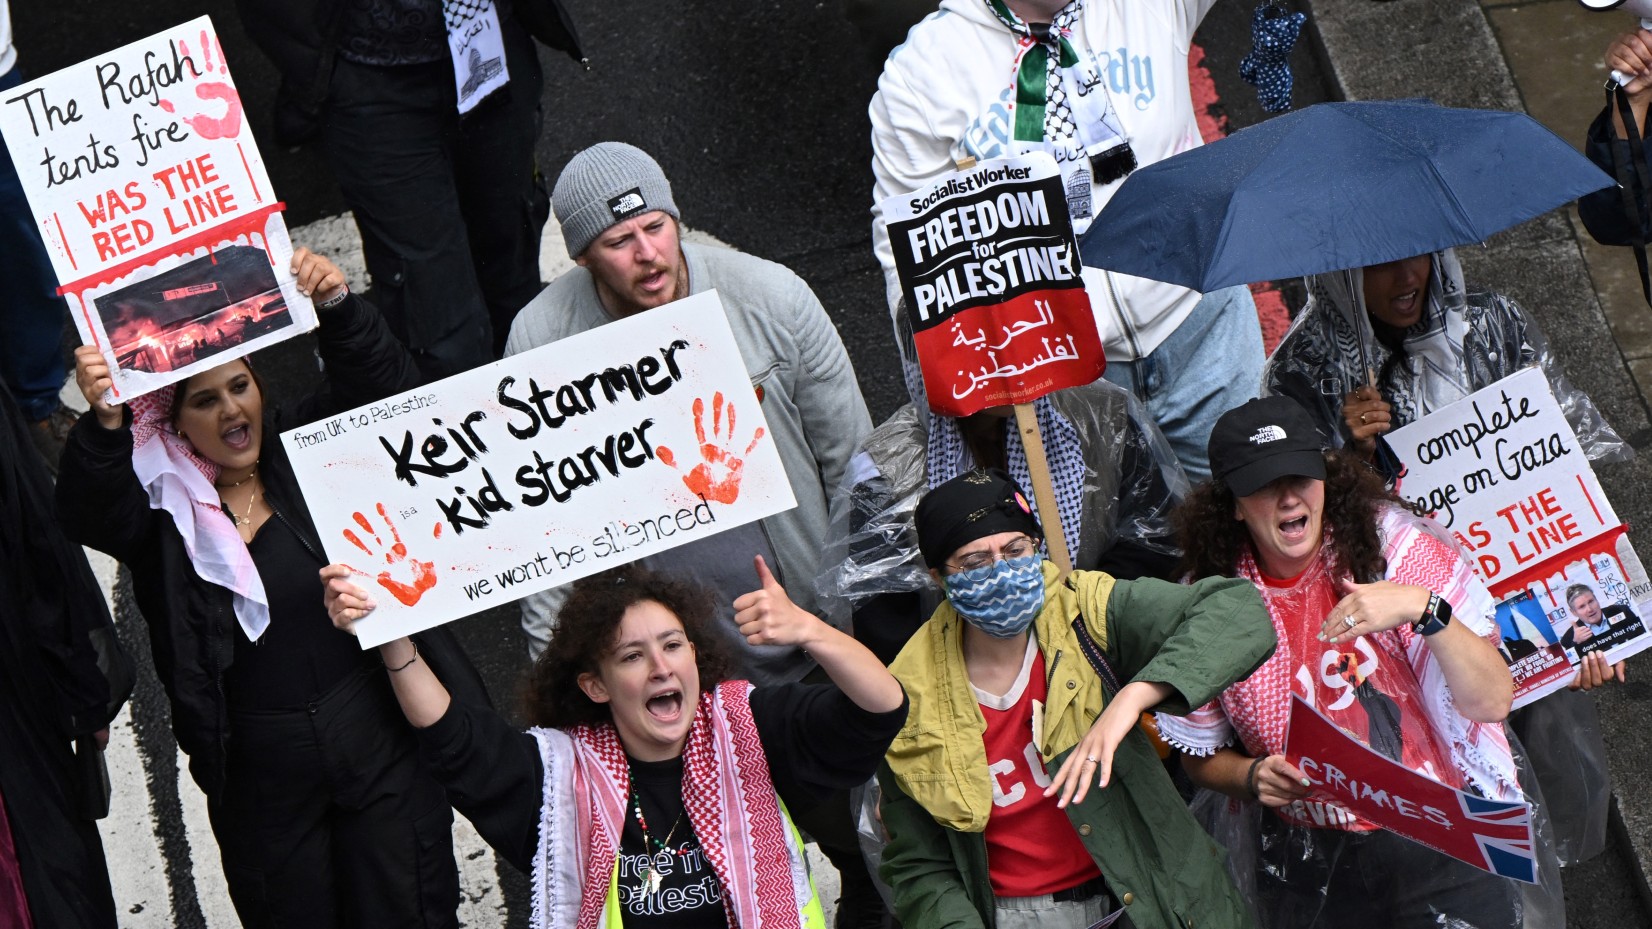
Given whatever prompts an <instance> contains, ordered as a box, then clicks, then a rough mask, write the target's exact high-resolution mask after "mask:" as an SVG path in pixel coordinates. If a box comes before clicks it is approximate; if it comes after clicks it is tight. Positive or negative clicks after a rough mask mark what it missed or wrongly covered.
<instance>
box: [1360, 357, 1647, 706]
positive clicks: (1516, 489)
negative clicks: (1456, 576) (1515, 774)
mask: <svg viewBox="0 0 1652 929" xmlns="http://www.w3.org/2000/svg"><path fill="white" fill-rule="evenodd" d="M1387 441H1388V444H1389V446H1390V447H1391V448H1392V449H1393V450H1394V453H1395V455H1396V456H1397V457H1398V458H1399V459H1400V461H1401V463H1402V464H1403V465H1404V472H1403V473H1402V475H1401V479H1400V481H1399V484H1398V486H1397V488H1396V490H1397V492H1398V493H1399V495H1400V496H1401V497H1402V498H1404V499H1405V500H1406V502H1407V503H1408V504H1410V505H1411V507H1412V509H1414V510H1416V511H1417V512H1419V513H1423V514H1426V515H1429V516H1432V517H1433V518H1434V519H1436V520H1438V521H1439V522H1440V524H1441V525H1443V526H1444V527H1445V528H1446V529H1448V530H1450V531H1451V533H1452V534H1453V536H1454V537H1455V538H1456V539H1457V541H1458V542H1459V543H1460V544H1461V545H1462V546H1463V548H1464V549H1465V550H1466V551H1467V552H1468V553H1469V556H1470V558H1471V560H1472V563H1473V565H1474V569H1475V571H1476V573H1478V574H1479V575H1480V578H1481V580H1483V581H1485V582H1486V586H1487V587H1489V588H1490V589H1491V592H1492V594H1493V595H1494V596H1496V597H1499V598H1501V599H1502V600H1503V602H1502V603H1501V604H1500V605H1499V607H1498V622H1499V627H1500V632H1501V638H1502V645H1501V646H1500V650H1501V651H1502V653H1503V657H1504V660H1505V661H1507V662H1508V663H1509V668H1510V671H1511V672H1512V673H1513V674H1514V678H1515V706H1517V707H1519V706H1524V705H1526V704H1528V703H1530V702H1532V701H1533V700H1536V699H1538V698H1540V697H1542V696H1544V695H1546V694H1549V693H1552V692H1554V691H1555V690H1558V689H1561V688H1563V687H1565V686H1566V685H1567V684H1568V683H1570V681H1571V679H1572V676H1573V673H1574V668H1575V666H1576V664H1577V662H1578V660H1579V658H1580V657H1581V655H1583V654H1587V653H1588V652H1590V651H1605V652H1606V653H1607V657H1608V659H1609V660H1611V661H1618V660H1621V659H1623V658H1626V657H1628V656H1629V655H1632V654H1634V653H1635V652H1638V651H1641V650H1642V649H1645V648H1647V647H1649V646H1652V634H1649V631H1648V630H1647V628H1646V626H1645V625H1644V624H1643V623H1642V622H1641V621H1640V619H1639V616H1641V615H1645V613H1646V610H1645V608H1644V607H1643V605H1642V604H1644V603H1645V602H1646V600H1647V598H1648V596H1649V594H1652V583H1648V580H1647V577H1646V571H1645V569H1644V567H1643V566H1642V565H1641V561H1640V558H1639V557H1638V556H1637V555H1636V554H1635V551H1634V549H1633V547H1631V546H1630V544H1629V540H1628V537H1627V535H1626V534H1625V533H1624V528H1623V526H1622V524H1621V523H1620V522H1619V521H1618V516H1617V513H1616V512H1615V511H1614V510H1613V509H1612V503H1611V501H1610V500H1609V499H1607V497H1606V493H1605V491H1604V490H1602V489H1601V486H1600V482H1599V481H1598V480H1597V479H1596V477H1595V472H1594V469H1593V468H1592V467H1590V465H1589V459H1588V457H1587V456H1585V454H1584V452H1583V449H1582V448H1581V447H1580V446H1579V445H1578V441H1577V437H1576V435H1574V434H1573V432H1572V428H1571V425H1570V424H1568V423H1567V422H1566V417H1565V415H1564V414H1563V413H1562V412H1561V409H1560V404H1559V403H1558V402H1556V401H1555V398H1554V394H1553V392H1552V391H1551V390H1550V389H1549V382H1548V378H1547V377H1545V376H1544V374H1543V372H1542V371H1541V370H1540V369H1538V368H1526V369H1524V370H1521V371H1518V372H1516V373H1515V374H1512V375H1510V376H1508V377H1506V378H1504V379H1502V380H1500V381H1498V382H1497V383H1495V384H1492V385H1491V386H1489V387H1487V388H1485V389H1484V390H1481V391H1478V392H1476V393H1474V394H1471V395H1469V396H1468V397H1465V398H1463V399H1462V400H1459V401H1457V402H1456V403H1453V404H1450V405H1449V406H1446V407H1444V408H1442V409H1439V410H1436V411H1435V412H1433V413H1430V414H1429V415H1427V416H1424V417H1422V418H1421V419H1418V420H1416V421H1415V422H1412V423H1410V424H1408V425H1406V426H1403V427H1401V428H1399V429H1396V430H1394V431H1393V432H1391V433H1389V435H1388V438H1387ZM1579 585H1584V586H1587V587H1589V589H1590V590H1592V591H1593V595H1594V597H1595V601H1594V604H1593V606H1589V605H1587V604H1585V603H1584V602H1583V601H1582V599H1581V598H1579V603H1578V608H1579V609H1580V610H1582V611H1583V612H1585V613H1586V614H1587V615H1588V616H1590V617H1593V618H1596V619H1598V618H1599V616H1602V615H1609V616H1612V617H1619V618H1620V621H1618V622H1616V623H1612V624H1608V623H1606V622H1604V621H1602V622H1595V623H1594V624H1593V625H1594V627H1595V629H1594V631H1587V630H1586V631H1584V632H1583V633H1582V639H1583V643H1578V642H1576V639H1577V638H1578V636H1577V635H1576V634H1569V633H1568V629H1569V628H1570V627H1571V626H1572V625H1574V622H1575V620H1576V619H1577V616H1576V614H1575V613H1574V612H1573V611H1572V610H1571V609H1570V608H1569V607H1568V604H1567V603H1566V601H1567V599H1568V597H1567V596H1566V594H1565V591H1566V590H1568V589H1569V588H1574V587H1577V586H1579ZM1623 617H1634V619H1632V620H1630V619H1627V618H1623ZM1608 625H1611V628H1610V629H1608V628H1607V627H1608ZM1563 626H1564V627H1567V628H1561V627H1563ZM1597 634H1598V635H1599V638H1595V636H1596V635H1597ZM1584 643H1587V644H1584Z"/></svg>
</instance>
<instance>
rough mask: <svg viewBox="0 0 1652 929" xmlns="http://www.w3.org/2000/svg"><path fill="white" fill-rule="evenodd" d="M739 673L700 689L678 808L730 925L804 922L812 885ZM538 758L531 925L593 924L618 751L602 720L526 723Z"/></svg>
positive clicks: (748, 927)
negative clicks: (540, 796) (551, 725)
mask: <svg viewBox="0 0 1652 929" xmlns="http://www.w3.org/2000/svg"><path fill="white" fill-rule="evenodd" d="M751 691H752V685H751V683H750V682H749V681H725V682H723V683H722V684H719V685H717V687H715V688H714V689H712V690H711V691H710V692H707V693H702V694H701V695H700V702H699V705H698V706H697V707H696V709H695V713H694V722H693V725H692V728H691V729H690V730H689V734H688V743H687V744H686V745H685V746H684V748H683V809H684V812H686V813H687V814H688V821H689V823H690V824H691V825H692V826H693V827H694V834H695V836H696V837H698V839H699V841H700V848H701V850H702V851H703V852H704V853H705V856H706V859H707V860H708V861H709V862H711V867H712V871H713V872H714V873H715V874H716V875H717V879H718V881H719V882H721V883H722V888H723V905H724V907H725V908H726V910H727V912H728V917H729V924H730V925H733V926H739V927H741V929H802V921H801V919H800V917H799V911H800V909H801V907H802V904H804V903H806V902H807V901H808V900H809V899H810V898H811V896H812V895H813V893H814V891H813V889H812V887H811V885H810V883H809V876H808V871H807V869H806V867H805V864H804V861H803V859H802V856H801V855H800V854H799V852H798V849H797V847H796V846H795V845H794V843H793V842H792V840H791V836H790V834H789V829H788V826H787V823H786V818H785V816H783V815H782V813H781V810H780V797H779V794H777V793H776V792H775V789H774V781H773V779H772V778H771V777H770V776H769V762H768V756H767V755H766V754H764V752H763V745H762V742H761V741H759V739H758V734H757V724H756V721H755V720H754V719H753V718H752V714H751ZM532 732H533V734H534V736H535V737H536V738H537V739H538V740H539V746H540V754H541V757H542V758H543V759H544V763H545V794H544V803H543V806H542V807H541V809H540V832H539V854H538V856H537V857H536V859H535V861H534V875H533V898H534V899H533V913H532V917H531V919H530V925H532V926H533V927H534V929H550V927H561V926H573V927H576V929H599V927H601V926H603V925H606V924H607V919H606V918H605V914H604V908H605V906H606V905H607V904H608V899H609V888H610V887H611V886H612V885H613V881H614V867H615V862H616V861H617V856H618V854H619V844H620V832H621V829H622V828H623V826H624V817H625V811H626V804H627V799H628V797H629V795H630V789H631V785H630V768H629V766H628V765H627V764H626V759H625V749H624V747H623V746H622V745H621V744H620V741H619V735H618V733H617V732H616V731H615V730H614V727H613V726H611V725H606V724H605V725H600V726H576V727H574V728H572V729H570V730H568V731H567V732H563V731H561V730H557V729H534V730H532Z"/></svg>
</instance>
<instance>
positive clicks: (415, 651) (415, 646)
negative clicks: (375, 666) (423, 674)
mask: <svg viewBox="0 0 1652 929" xmlns="http://www.w3.org/2000/svg"><path fill="white" fill-rule="evenodd" d="M407 641H409V642H412V643H413V657H412V658H409V659H407V661H406V662H405V663H404V664H402V665H401V666H400V667H396V668H392V667H390V666H389V665H384V670H386V671H389V672H390V673H391V674H395V673H396V672H397V671H406V670H407V669H408V668H411V667H413V662H415V661H418V660H419V643H417V642H413V640H412V639H408V640H407ZM379 663H380V664H384V659H382V658H381V659H379Z"/></svg>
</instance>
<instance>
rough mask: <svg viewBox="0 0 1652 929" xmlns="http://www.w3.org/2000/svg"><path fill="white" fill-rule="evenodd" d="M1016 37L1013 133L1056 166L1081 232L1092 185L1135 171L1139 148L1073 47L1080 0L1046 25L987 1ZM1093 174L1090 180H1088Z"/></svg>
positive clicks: (1089, 63)
mask: <svg viewBox="0 0 1652 929" xmlns="http://www.w3.org/2000/svg"><path fill="white" fill-rule="evenodd" d="M986 3H987V7H988V8H989V9H990V10H992V15H993V16H995V17H997V19H998V21H999V22H1001V23H1003V24H1004V25H1005V26H1006V27H1008V28H1009V30H1010V31H1011V32H1013V33H1014V34H1015V35H1016V37H1017V39H1018V41H1017V44H1016V59H1015V125H1014V131H1013V138H1014V141H1015V143H1016V146H1017V148H1018V149H1019V150H1020V151H1022V152H1026V151H1048V152H1049V153H1050V154H1052V155H1054V156H1055V159H1056V162H1057V163H1058V164H1059V165H1060V167H1061V176H1062V181H1063V184H1064V186H1065V187H1066V189H1067V207H1068V210H1069V211H1070V212H1071V213H1072V218H1073V231H1074V232H1075V233H1078V234H1083V233H1084V231H1085V230H1086V229H1088V228H1089V226H1090V221H1091V219H1092V218H1093V214H1094V212H1095V210H1094V205H1093V203H1092V200H1091V196H1090V185H1091V184H1092V183H1096V184H1107V183H1110V182H1112V181H1115V180H1118V179H1119V178H1121V177H1124V176H1125V175H1126V174H1129V173H1130V172H1131V171H1133V170H1135V167H1136V153H1135V151H1134V150H1133V149H1131V148H1130V141H1129V140H1128V139H1127V138H1125V135H1124V127H1123V125H1122V124H1121V123H1120V122H1119V117H1118V111H1117V110H1115V109H1114V108H1113V103H1112V99H1111V97H1109V96H1108V93H1107V87H1106V83H1105V82H1104V81H1103V80H1102V79H1101V75H1100V74H1099V71H1098V70H1097V66H1096V65H1095V64H1094V58H1093V56H1091V57H1088V58H1087V57H1086V56H1085V55H1083V54H1081V53H1080V52H1079V50H1078V49H1077V48H1076V47H1075V46H1074V45H1073V42H1072V38H1073V26H1074V24H1075V23H1077V22H1078V21H1079V18H1080V17H1081V16H1082V15H1083V13H1084V0H1072V2H1071V3H1068V4H1067V5H1066V6H1064V7H1062V8H1061V9H1060V10H1059V11H1057V12H1056V14H1055V15H1054V16H1053V17H1051V20H1050V22H1049V23H1048V24H1044V23H1028V22H1025V21H1023V20H1022V19H1021V18H1020V17H1019V16H1016V15H1015V13H1014V12H1013V11H1011V10H1010V8H1009V6H1008V4H1007V3H1005V0H986ZM1092 172H1093V173H1094V177H1093V178H1092V176H1091V175H1092Z"/></svg>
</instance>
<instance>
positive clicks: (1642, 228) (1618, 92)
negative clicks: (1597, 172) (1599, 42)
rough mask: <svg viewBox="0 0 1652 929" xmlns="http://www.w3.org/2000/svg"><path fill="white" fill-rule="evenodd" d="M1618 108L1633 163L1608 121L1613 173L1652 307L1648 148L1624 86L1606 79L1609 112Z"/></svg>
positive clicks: (1651, 183) (1651, 181) (1643, 287)
mask: <svg viewBox="0 0 1652 929" xmlns="http://www.w3.org/2000/svg"><path fill="white" fill-rule="evenodd" d="M1614 106H1615V107H1616V109H1617V113H1618V116H1619V117H1621V118H1622V120H1623V131H1624V136H1625V140H1626V141H1627V142H1628V143H1629V164H1624V163H1623V159H1621V158H1620V157H1619V156H1618V147H1617V145H1616V144H1615V143H1616V141H1617V139H1616V138H1614V137H1612V136H1613V135H1614V134H1613V132H1612V122H1611V120H1610V119H1608V120H1607V122H1606V131H1607V134H1608V136H1609V138H1608V142H1607V148H1608V149H1610V150H1611V152H1612V173H1613V175H1614V176H1615V177H1616V179H1617V182H1618V193H1619V194H1620V195H1621V196H1622V197H1623V212H1624V215H1625V216H1626V217H1628V218H1629V219H1630V221H1631V223H1632V224H1633V226H1634V230H1633V232H1632V233H1631V234H1630V235H1631V237H1630V240H1629V247H1630V248H1631V249H1632V250H1633V251H1634V253H1635V265H1636V267H1637V268H1639V269H1640V275H1641V295H1642V296H1643V297H1645V298H1646V302H1647V305H1648V306H1652V275H1649V274H1648V268H1647V261H1646V231H1647V227H1648V225H1652V211H1649V206H1652V204H1649V202H1648V198H1649V196H1652V177H1649V176H1648V172H1647V168H1646V148H1645V145H1644V141H1643V140H1642V138H1641V130H1640V125H1639V124H1638V123H1637V122H1636V121H1635V113H1634V110H1633V109H1632V108H1631V107H1630V106H1629V94H1627V93H1626V92H1624V89H1623V85H1621V84H1619V83H1618V82H1617V81H1616V80H1615V79H1613V78H1607V80H1606V110H1607V112H1608V113H1610V112H1611V111H1612V109H1613V108H1614Z"/></svg>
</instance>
